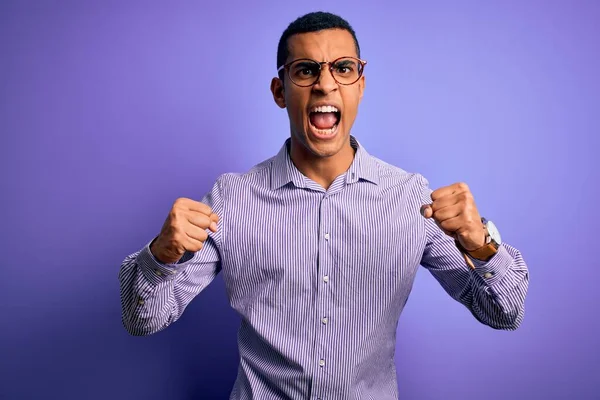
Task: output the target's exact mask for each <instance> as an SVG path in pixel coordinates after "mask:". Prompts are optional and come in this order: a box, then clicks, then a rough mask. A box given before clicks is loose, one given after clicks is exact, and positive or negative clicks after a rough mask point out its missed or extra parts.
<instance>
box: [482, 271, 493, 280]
mask: <svg viewBox="0 0 600 400" xmlns="http://www.w3.org/2000/svg"><path fill="white" fill-rule="evenodd" d="M492 276H494V274H492V273H491V272H486V273H485V274H483V277H484V278H485V279H490V278H491V277H492Z"/></svg>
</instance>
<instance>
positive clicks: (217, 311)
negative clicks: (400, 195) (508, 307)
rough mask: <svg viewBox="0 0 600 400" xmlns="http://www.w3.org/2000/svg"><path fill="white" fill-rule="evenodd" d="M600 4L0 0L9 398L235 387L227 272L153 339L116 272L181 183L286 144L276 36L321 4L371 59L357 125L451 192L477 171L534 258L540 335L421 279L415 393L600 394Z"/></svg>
mask: <svg viewBox="0 0 600 400" xmlns="http://www.w3.org/2000/svg"><path fill="white" fill-rule="evenodd" d="M83 3H85V4H83ZM242 4H244V5H242ZM598 4H600V3H598V2H596V1H587V2H585V1H573V0H564V1H558V0H557V1H517V0H513V1H493V2H491V1H486V2H482V1H454V2H447V1H442V0H440V1H428V2H394V4H392V2H389V4H387V5H385V6H384V5H378V6H376V5H375V4H374V3H373V2H364V1H362V2H357V3H355V4H351V3H348V2H347V1H328V2H318V3H317V2H315V3H313V4H312V5H310V4H308V3H307V2H292V4H289V5H288V3H287V2H286V3H285V4H284V3H283V2H281V1H276V2H275V1H274V2H270V3H266V2H263V3H258V4H252V5H250V3H249V2H248V3H239V4H237V5H236V4H234V3H231V2H227V1H216V2H211V3H210V5H201V4H200V2H197V3H177V4H176V5H175V4H174V3H173V4H170V5H167V4H166V3H164V4H162V5H157V4H150V3H144V4H143V5H142V4H138V5H134V4H133V3H128V4H127V5H124V4H120V3H117V2H114V3H112V2H111V3H106V2H104V3H102V5H100V4H92V3H91V2H75V1H73V2H57V1H39V2H36V1H25V2H19V3H17V2H11V1H2V3H1V4H0V50H1V52H0V133H1V146H0V167H1V174H2V180H1V188H2V189H1V190H2V192H1V193H2V196H1V208H0V218H1V221H2V229H1V230H0V260H1V261H0V267H1V269H0V304H1V306H2V310H3V311H5V312H4V313H3V315H2V326H1V330H0V398H2V399H40V398H56V399H58V398H60V399H92V400H95V399H108V398H110V399H144V400H153V399H173V400H177V399H210V398H222V399H225V398H227V396H228V394H229V391H230V389H231V385H232V384H233V381H234V379H235V373H236V367H237V357H238V354H237V347H236V329H237V325H238V318H237V316H236V315H235V314H234V312H233V311H232V310H231V309H230V308H229V306H228V303H227V299H226V294H225V290H224V285H223V281H222V279H221V278H220V277H219V278H217V279H216V280H215V281H214V282H213V284H212V285H211V286H209V288H208V289H207V290H206V291H205V292H203V293H202V294H201V295H199V297H198V298H197V299H196V300H195V301H194V302H192V304H191V305H190V306H189V308H188V309H187V311H186V313H185V314H184V316H183V317H182V319H181V320H180V321H179V322H177V323H176V324H174V325H172V326H171V327H170V328H169V329H167V330H166V331H164V332H162V333H159V334H156V335H154V336H151V337H145V338H136V337H130V336H128V334H127V333H126V332H125V330H124V329H123V328H122V326H121V320H120V304H119V288H118V281H117V274H118V269H119V266H120V263H121V261H122V259H123V258H124V257H125V256H126V255H127V254H129V253H131V252H134V251H136V250H138V249H139V248H140V247H142V246H143V245H144V244H145V243H146V242H147V241H148V240H150V239H151V238H152V237H153V235H155V234H156V233H157V232H158V230H159V228H160V225H161V224H162V222H163V220H164V217H165V216H166V213H167V211H168V209H169V207H170V206H171V204H172V202H173V200H174V199H175V198H176V197H179V196H188V197H192V198H195V199H199V198H201V197H202V195H203V194H204V193H205V192H206V191H207V190H208V189H209V188H210V187H211V185H212V183H213V181H214V180H215V178H216V177H217V176H218V175H219V174H221V173H224V172H231V171H237V172H241V171H246V170H247V169H248V168H250V167H251V166H252V165H254V164H256V163H258V162H260V161H262V160H263V159H265V158H268V157H270V156H272V155H273V154H275V153H276V152H277V151H278V150H279V148H280V146H281V145H282V143H283V141H284V140H285V138H286V137H287V136H288V130H287V127H288V125H287V117H286V114H285V112H284V111H282V110H280V109H278V108H277V107H276V105H275V104H274V102H273V100H272V97H271V94H270V92H269V89H268V88H269V83H270V79H271V78H272V77H273V76H274V74H275V54H276V46H277V41H278V39H279V36H280V34H281V32H282V31H283V29H285V27H286V26H287V24H288V23H289V22H291V21H292V20H293V19H295V18H296V17H297V16H299V15H301V14H304V13H305V12H309V11H313V10H316V9H319V8H320V7H322V6H324V5H326V7H325V8H324V9H325V10H328V11H332V12H336V13H339V14H340V15H342V16H343V17H345V18H347V19H348V20H349V21H350V23H351V24H352V25H353V26H354V27H355V29H356V31H357V34H358V39H359V41H360V44H361V47H362V49H363V54H362V56H363V58H364V59H367V60H368V61H369V64H368V66H367V68H366V75H367V87H366V92H365V98H364V101H363V103H362V105H361V108H360V112H359V116H358V120H357V122H356V124H355V127H354V130H353V133H354V135H356V136H357V137H358V138H359V140H360V141H361V142H362V144H363V145H364V146H365V147H366V148H367V150H368V151H369V152H371V153H372V154H373V155H375V156H377V157H380V158H382V159H384V160H386V161H387V162H390V163H392V164H395V165H398V166H400V167H402V168H404V169H406V170H409V171H417V172H421V173H423V174H424V175H425V176H426V177H427V178H429V180H430V182H431V185H432V186H433V187H434V188H437V187H439V186H442V185H448V184H450V183H453V182H456V181H466V182H467V183H468V184H469V185H470V186H471V189H472V191H473V192H474V194H475V199H476V201H477V203H478V206H479V208H480V211H481V213H482V214H483V215H485V216H486V217H488V218H490V219H493V220H494V221H495V222H496V224H497V225H498V227H499V228H500V231H501V233H502V235H503V237H504V239H505V240H506V241H507V242H509V243H511V244H512V245H514V246H516V247H517V248H519V249H520V250H521V251H522V252H523V254H524V257H525V259H526V261H527V262H528V263H529V267H530V271H531V285H530V291H529V297H528V299H527V302H526V306H527V312H526V317H525V321H524V323H523V325H522V326H521V328H520V329H519V330H518V331H516V332H499V331H494V330H492V329H490V328H487V327H485V326H483V325H481V324H479V323H478V322H476V321H475V319H474V318H473V317H472V316H471V315H470V314H469V313H468V312H467V311H466V309H464V308H463V307H462V306H461V305H459V304H458V303H456V302H454V301H453V300H451V299H450V298H449V297H448V296H447V295H446V294H445V293H444V292H443V290H442V289H441V287H440V286H439V285H438V284H437V283H436V282H435V281H434V279H433V278H432V277H431V276H430V275H429V274H428V273H427V271H426V270H424V269H422V270H421V271H420V273H419V274H418V276H417V281H416V283H415V287H414V290H413V293H412V296H411V298H410V300H409V302H408V304H407V308H406V310H405V312H404V313H403V315H402V317H401V319H400V324H399V329H398V350H397V367H398V379H399V386H400V393H401V398H403V399H452V400H453V399H489V400H496V399H534V398H535V399H597V398H599V396H600V383H599V381H600V380H599V369H600V368H599V367H598V361H597V359H598V356H599V355H600V354H599V353H600V351H599V349H600V325H599V323H598V315H599V313H598V306H600V302H599V300H600V295H599V293H600V291H599V290H598V289H597V279H598V272H599V271H598V266H599V265H598V264H599V261H598V258H597V257H596V256H595V253H596V252H597V249H598V238H597V226H598V222H599V218H598V217H599V212H598V206H597V199H598V195H599V190H598V186H599V185H598V183H599V182H600V179H599V173H598V167H599V165H598V161H597V159H598V155H597V153H598V149H600V143H599V139H598V136H599V133H600V129H599V127H600V126H599V123H598V114H599V113H600V95H599V93H600V72H599V71H600V56H599V54H600V28H599V24H598V20H599V18H600V6H599V5H598Z"/></svg>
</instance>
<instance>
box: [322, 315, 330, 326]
mask: <svg viewBox="0 0 600 400" xmlns="http://www.w3.org/2000/svg"><path fill="white" fill-rule="evenodd" d="M327 321H328V320H327V317H323V318H321V322H322V323H323V325H327Z"/></svg>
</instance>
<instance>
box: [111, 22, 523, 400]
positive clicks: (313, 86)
mask: <svg viewBox="0 0 600 400" xmlns="http://www.w3.org/2000/svg"><path fill="white" fill-rule="evenodd" d="M365 65H366V62H365V61H363V60H361V59H360V48H359V45H358V41H357V39H356V35H355V33H354V31H353V29H352V28H351V26H350V25H349V24H348V23H347V22H346V21H345V20H343V19H342V18H340V17H338V16H335V15H332V14H329V13H311V14H307V15H305V16H303V17H301V18H299V19H297V20H296V21H294V22H293V23H292V24H290V25H289V27H288V28H287V30H286V31H285V32H284V33H283V35H282V37H281V40H280V43H279V48H278V52H277V67H278V73H279V75H278V77H277V78H274V79H273V80H272V83H271V91H272V93H273V98H274V100H275V103H276V104H277V105H278V106H279V107H281V108H285V109H286V110H287V113H288V116H289V121H290V138H289V139H287V140H286V141H285V143H284V144H283V146H282V148H281V150H280V151H279V153H278V154H277V155H276V156H274V157H273V158H271V159H268V160H266V161H264V162H262V163H260V164H258V165H256V166H255V167H253V168H252V169H251V170H250V171H249V172H247V173H245V174H224V175H221V176H220V177H219V178H218V180H217V182H216V183H215V184H214V186H213V188H212V190H211V191H210V192H209V193H208V194H207V195H206V196H205V197H204V198H203V199H202V201H201V202H197V201H194V200H191V199H186V198H181V199H178V200H177V201H175V203H174V205H173V207H172V209H171V210H170V212H169V214H168V217H167V219H166V221H165V223H164V225H163V227H162V230H161V232H160V234H159V235H158V236H157V237H156V238H155V239H154V240H152V241H151V242H150V243H149V244H148V245H147V246H145V247H144V248H143V249H141V250H140V251H139V252H137V253H134V254H132V255H130V256H129V257H127V258H126V259H125V261H124V262H123V265H122V267H121V272H120V275H119V278H120V282H121V298H122V305H123V322H124V325H125V327H126V329H127V330H128V331H129V332H130V333H131V334H133V335H149V334H152V333H155V332H157V331H160V330H162V329H164V328H166V327H167V326H168V325H170V324H171V323H173V322H175V321H176V320H177V319H178V318H179V317H180V316H181V315H182V313H183V312H184V310H185V308H186V306H187V305H188V304H189V303H190V301H191V300H192V299H193V298H194V297H195V296H196V295H198V293H200V292H201V291H202V290H203V289H204V288H205V287H206V286H207V285H208V284H209V283H210V282H211V281H212V280H213V278H214V277H215V276H216V275H217V274H218V273H219V272H221V271H222V272H223V274H224V281H225V284H226V287H227V293H228V296H229V300H230V303H231V306H232V307H233V308H234V309H235V310H236V311H237V312H238V313H239V314H240V316H241V320H242V322H241V326H240V331H239V351H240V364H239V369H238V376H237V379H236V382H235V386H234V388H233V391H232V393H231V397H230V398H231V399H251V398H252V399H309V398H310V399H378V400H385V399H397V398H398V390H397V383H396V372H395V366H394V351H395V333H396V327H397V322H398V318H399V316H400V313H401V311H402V308H403V306H404V304H405V303H406V300H407V298H408V295H409V292H410V290H411V287H412V284H413V280H414V277H415V274H416V272H417V268H418V266H419V265H423V266H424V267H425V268H427V269H428V270H429V271H430V272H431V273H432V274H433V276H434V277H435V278H436V279H437V280H438V281H439V282H440V284H441V286H442V287H443V288H444V289H445V290H446V291H447V292H448V294H449V295H450V296H451V297H453V298H454V299H455V300H457V301H459V302H461V303H462V304H464V305H465V306H466V307H467V308H468V309H469V310H470V311H471V312H472V313H473V315H474V316H475V317H476V318H477V319H478V320H479V321H481V322H482V323H484V324H487V325H489V326H491V327H493V328H496V329H505V330H513V329H516V328H517V327H518V326H519V324H520V323H521V321H522V319H523V313H524V299H525V295H526V292H527V287H528V270H527V267H526V264H525V262H524V261H523V258H522V257H521V254H520V253H519V252H518V251H517V250H516V249H515V248H513V247H511V246H509V245H508V244H506V243H502V242H501V240H500V236H499V234H498V232H497V230H496V229H495V228H494V226H493V224H492V223H491V222H489V221H486V220H484V219H482V218H481V216H480V215H479V212H478V210H477V207H476V206H475V202H474V200H473V196H472V194H471V193H470V191H469V188H468V187H467V186H466V185H465V184H462V183H457V184H454V185H451V186H448V187H443V188H440V189H437V190H435V191H431V190H430V189H429V188H428V183H427V181H426V180H425V179H424V178H423V177H422V176H421V175H419V174H414V173H408V172H405V171H403V170H401V169H399V168H397V167H394V166H391V165H389V164H386V163H385V162H383V161H381V160H379V159H377V158H375V157H373V156H371V155H369V154H368V153H367V151H366V150H365V149H364V148H363V147H362V146H361V145H360V144H359V142H358V141H357V140H356V138H355V137H353V136H351V134H350V130H351V128H352V125H353V123H354V120H355V117H356V114H357V110H358V105H359V103H360V101H361V99H362V96H363V92H364V89H365V76H364V75H363V70H364V68H365ZM207 329H210V328H209V327H207Z"/></svg>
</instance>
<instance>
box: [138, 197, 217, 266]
mask: <svg viewBox="0 0 600 400" xmlns="http://www.w3.org/2000/svg"><path fill="white" fill-rule="evenodd" d="M217 222H219V217H218V216H217V215H216V214H215V213H213V212H212V210H211V208H210V207H209V206H207V205H206V204H203V203H200V202H197V201H194V200H191V199H186V198H183V197H182V198H179V199H177V200H176V201H175V203H174V204H173V207H172V208H171V211H170V212H169V216H168V217H167V219H166V220H165V223H164V224H163V226H162V229H161V231H160V234H159V235H158V237H157V238H156V240H155V241H154V242H153V243H152V245H151V246H150V251H151V252H152V254H153V255H154V257H156V258H157V259H158V260H159V261H160V262H162V263H164V264H170V263H175V262H177V261H179V259H180V258H181V257H182V256H183V254H184V253H185V252H186V251H190V252H196V251H198V250H200V249H201V248H202V246H203V245H204V242H205V241H206V239H207V238H208V232H207V231H206V230H207V229H210V230H211V231H213V232H216V231H217Z"/></svg>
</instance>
